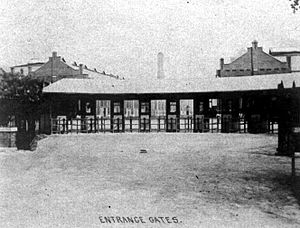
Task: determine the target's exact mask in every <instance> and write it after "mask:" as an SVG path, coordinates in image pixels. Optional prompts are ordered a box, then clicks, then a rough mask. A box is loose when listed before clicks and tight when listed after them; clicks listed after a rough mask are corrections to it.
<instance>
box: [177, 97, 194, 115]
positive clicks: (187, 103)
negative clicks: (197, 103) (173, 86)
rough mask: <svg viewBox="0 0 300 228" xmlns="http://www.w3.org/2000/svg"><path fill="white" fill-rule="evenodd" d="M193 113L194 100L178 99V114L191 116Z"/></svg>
mask: <svg viewBox="0 0 300 228" xmlns="http://www.w3.org/2000/svg"><path fill="white" fill-rule="evenodd" d="M193 113H194V100H180V116H192V115H193Z"/></svg>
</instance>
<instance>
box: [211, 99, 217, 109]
mask: <svg viewBox="0 0 300 228" xmlns="http://www.w3.org/2000/svg"><path fill="white" fill-rule="evenodd" d="M217 106H218V99H209V108H212V107H217Z"/></svg>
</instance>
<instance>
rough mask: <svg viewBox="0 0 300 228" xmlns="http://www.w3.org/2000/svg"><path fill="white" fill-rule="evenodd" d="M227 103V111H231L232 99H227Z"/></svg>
mask: <svg viewBox="0 0 300 228" xmlns="http://www.w3.org/2000/svg"><path fill="white" fill-rule="evenodd" d="M227 104H228V111H229V112H232V100H229V101H228V103H227Z"/></svg>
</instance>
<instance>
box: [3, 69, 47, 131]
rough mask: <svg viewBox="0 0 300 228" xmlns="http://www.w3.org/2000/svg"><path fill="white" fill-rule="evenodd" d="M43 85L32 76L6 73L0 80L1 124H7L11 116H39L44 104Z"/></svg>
mask: <svg viewBox="0 0 300 228" xmlns="http://www.w3.org/2000/svg"><path fill="white" fill-rule="evenodd" d="M42 85H43V84H42V82H40V81H38V80H36V79H31V78H30V77H21V75H19V74H11V73H5V74H4V75H3V79H2V80H1V81H0V102H1V107H0V113H1V115H0V116H1V118H0V125H6V124H7V123H8V122H9V120H10V118H11V116H17V115H21V116H22V117H24V118H32V117H33V118H34V117H35V116H38V114H39V111H40V109H41V104H43V96H42V88H43V87H42Z"/></svg>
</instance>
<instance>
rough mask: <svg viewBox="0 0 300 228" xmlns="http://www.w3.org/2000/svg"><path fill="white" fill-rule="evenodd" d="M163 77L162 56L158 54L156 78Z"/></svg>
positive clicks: (160, 53)
mask: <svg viewBox="0 0 300 228" xmlns="http://www.w3.org/2000/svg"><path fill="white" fill-rule="evenodd" d="M164 77H165V75H164V54H163V53H162V52H159V53H158V54H157V78H158V79H163V78H164Z"/></svg>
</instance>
